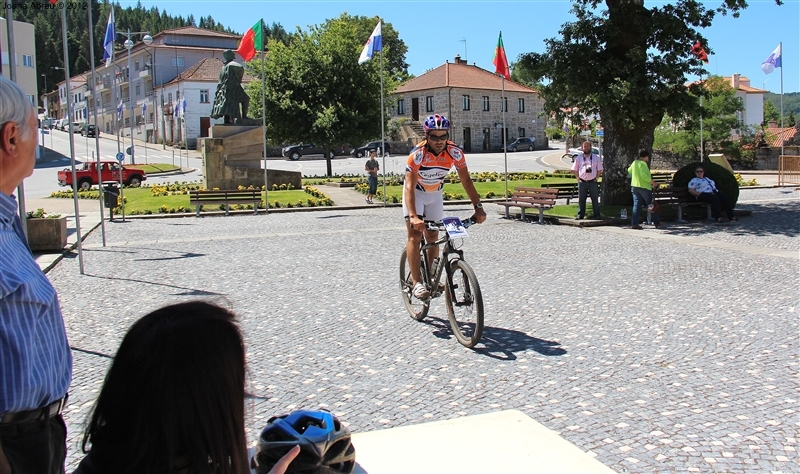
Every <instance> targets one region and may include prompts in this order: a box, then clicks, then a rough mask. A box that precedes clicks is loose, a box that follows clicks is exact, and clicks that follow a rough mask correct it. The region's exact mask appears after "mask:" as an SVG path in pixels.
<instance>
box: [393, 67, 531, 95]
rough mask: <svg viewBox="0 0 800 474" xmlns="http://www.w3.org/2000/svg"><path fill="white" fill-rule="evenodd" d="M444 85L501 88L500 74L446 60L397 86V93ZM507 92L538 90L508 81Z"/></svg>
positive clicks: (468, 87)
mask: <svg viewBox="0 0 800 474" xmlns="http://www.w3.org/2000/svg"><path fill="white" fill-rule="evenodd" d="M442 87H461V88H464V89H483V90H487V89H491V90H498V91H499V90H500V87H501V79H500V76H498V75H496V74H492V73H491V72H489V71H487V70H485V69H481V68H479V67H478V66H474V65H473V66H470V65H469V64H466V63H459V64H454V63H451V62H446V63H444V64H442V65H441V66H439V67H437V68H435V69H431V70H430V71H428V72H426V73H425V74H423V75H421V76H417V77H415V78H413V79H411V80H409V81H407V82H406V83H405V84H403V85H401V86H400V87H398V88H397V90H396V91H395V93H398V94H402V93H405V92H415V91H423V90H430V89H440V88H442ZM505 89H506V92H534V93H535V92H536V90H535V89H531V88H530V87H528V86H524V85H522V84H518V83H516V82H514V81H506V84H505Z"/></svg>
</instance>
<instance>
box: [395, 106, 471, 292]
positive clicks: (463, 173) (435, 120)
mask: <svg viewBox="0 0 800 474" xmlns="http://www.w3.org/2000/svg"><path fill="white" fill-rule="evenodd" d="M422 126H423V128H424V129H425V140H424V141H422V142H421V143H419V144H418V145H417V146H416V147H414V149H413V150H411V154H410V155H409V157H408V162H407V164H406V177H405V181H404V183H403V216H404V217H405V219H406V227H407V229H408V241H407V242H406V255H407V256H408V265H409V269H410V271H411V278H412V280H413V282H414V290H413V293H414V297H415V298H418V299H424V298H427V297H428V296H430V292H429V291H428V289H427V288H425V285H424V284H423V283H422V282H421V281H420V261H419V255H420V254H419V247H420V243H421V241H422V234H423V232H424V233H425V240H426V241H428V242H433V241H435V240H436V239H438V238H439V232H438V231H435V230H426V228H425V222H441V220H442V218H443V217H444V200H443V197H442V187H443V186H444V178H445V177H446V176H447V173H449V172H450V168H452V167H453V166H455V168H456V172H457V173H458V178H459V179H460V180H461V185H462V186H464V191H466V192H467V196H469V200H470V201H472V205H473V207H474V208H475V214H474V215H473V217H474V218H475V221H476V222H477V223H479V224H480V223H481V222H483V221H485V220H486V212H484V210H483V206H482V205H481V197H480V195H479V194H478V191H476V190H475V185H474V184H473V183H472V178H470V176H469V170H468V169H467V162H466V160H465V159H464V152H463V151H462V150H461V148H459V147H458V145H456V144H455V143H453V142H451V141H450V140H448V138H449V131H450V121H449V120H447V117H445V116H444V115H438V114H436V115H431V116H429V117H428V118H426V119H425V121H424V122H423V124H422ZM438 255H439V248H438V247H433V248H431V249H429V250H428V261H429V262H433V260H434V259H435V258H436V257H437V256H438Z"/></svg>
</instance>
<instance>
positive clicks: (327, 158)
mask: <svg viewBox="0 0 800 474" xmlns="http://www.w3.org/2000/svg"><path fill="white" fill-rule="evenodd" d="M328 148H329V145H328V144H327V143H325V144H324V145H322V153H323V154H324V155H325V165H326V166H327V167H328V170H327V171H328V178H332V177H333V168H332V167H331V157H330V156H329V154H328Z"/></svg>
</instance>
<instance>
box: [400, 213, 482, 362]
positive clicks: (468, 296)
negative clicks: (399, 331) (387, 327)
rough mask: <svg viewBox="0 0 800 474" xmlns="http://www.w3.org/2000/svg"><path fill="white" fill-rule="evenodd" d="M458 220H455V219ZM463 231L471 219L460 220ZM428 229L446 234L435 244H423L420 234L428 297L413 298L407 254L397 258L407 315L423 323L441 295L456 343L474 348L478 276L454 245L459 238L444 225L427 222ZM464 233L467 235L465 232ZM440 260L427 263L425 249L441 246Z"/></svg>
mask: <svg viewBox="0 0 800 474" xmlns="http://www.w3.org/2000/svg"><path fill="white" fill-rule="evenodd" d="M452 219H455V218H445V219H444V221H445V222H447V221H448V220H451V221H450V222H448V223H447V226H450V225H451V223H452ZM455 221H458V219H455ZM459 223H460V224H463V229H466V228H467V227H469V226H470V225H472V224H474V223H475V221H474V220H472V218H470V219H468V220H466V221H463V222H461V221H459ZM426 227H427V229H428V230H438V231H445V234H444V236H443V237H441V238H439V239H438V240H436V241H435V242H430V243H428V242H425V236H424V234H423V237H422V242H421V244H420V250H419V252H420V282H422V283H423V284H424V285H425V287H426V288H427V289H428V292H429V297H428V298H425V299H417V298H416V297H414V292H413V287H414V283H413V280H412V279H411V270H410V269H409V265H408V256H407V255H406V251H405V250H403V254H402V255H401V256H400V290H401V294H402V297H403V303H405V306H406V309H407V310H408V313H409V314H410V315H411V317H412V318H414V319H415V320H417V321H422V320H423V319H425V316H427V314H428V310H429V309H430V304H431V300H432V299H433V298H437V297H439V296H441V295H442V293H444V299H445V303H446V304H445V306H446V307H447V318H448V319H449V320H450V327H451V328H452V329H453V334H454V335H455V336H456V339H457V340H458V342H460V343H461V344H463V345H464V346H466V347H473V346H474V345H475V344H477V343H478V341H480V339H481V335H482V334H483V296H482V295H481V287H480V285H479V284H478V277H477V276H475V271H474V270H473V269H472V267H471V266H470V265H469V264H468V263H467V262H466V261H465V260H464V252H463V251H462V250H460V249H458V248H457V247H456V242H460V241H461V239H460V238H458V237H456V238H455V239H454V238H452V237H451V235H450V232H447V231H446V230H447V228H446V226H445V224H444V223H426ZM464 234H466V233H464ZM442 244H444V246H443V247H442V249H441V253H440V254H439V257H437V258H436V259H434V261H433V262H428V258H427V250H428V249H430V248H433V247H434V246H438V245H442ZM442 275H444V276H445V277H446V279H445V285H444V289H443V290H442V289H440V285H439V282H440V280H441V278H442Z"/></svg>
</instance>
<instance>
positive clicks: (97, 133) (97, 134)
mask: <svg viewBox="0 0 800 474" xmlns="http://www.w3.org/2000/svg"><path fill="white" fill-rule="evenodd" d="M86 5H87V7H86V10H87V11H88V12H89V57H90V58H91V60H92V75H91V78H92V79H91V81H92V88H91V91H92V101H93V102H94V106H93V107H92V109H93V110H94V129H95V133H94V144H95V148H96V149H97V191H98V193H99V194H100V196H99V202H100V233H101V234H102V236H103V247H105V246H106V223H105V218H104V217H103V212H104V209H105V204H104V202H103V201H104V199H103V198H104V196H103V175H102V171H101V169H100V127H98V126H97V95H96V93H95V92H96V91H95V85H96V84H97V82H96V81H95V74H96V73H97V72H96V71H95V67H94V66H95V65H94V28H92V2H91V0H86ZM101 103H102V100H101ZM86 136H87V137H88V136H89V133H88V132H87V133H86Z"/></svg>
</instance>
